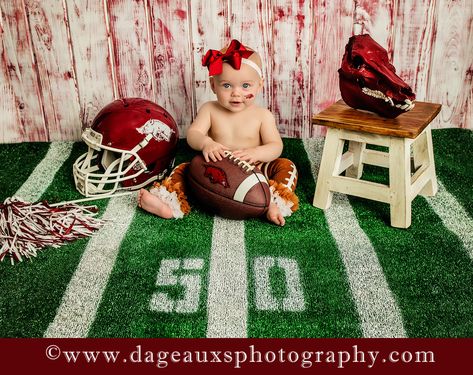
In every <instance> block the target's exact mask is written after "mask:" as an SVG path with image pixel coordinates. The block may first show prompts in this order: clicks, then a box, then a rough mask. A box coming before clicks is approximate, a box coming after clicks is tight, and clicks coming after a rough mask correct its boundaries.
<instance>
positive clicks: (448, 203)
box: [426, 180, 473, 260]
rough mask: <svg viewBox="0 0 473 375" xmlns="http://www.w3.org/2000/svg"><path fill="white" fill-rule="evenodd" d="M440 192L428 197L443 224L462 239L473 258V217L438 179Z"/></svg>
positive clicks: (472, 258)
mask: <svg viewBox="0 0 473 375" xmlns="http://www.w3.org/2000/svg"><path fill="white" fill-rule="evenodd" d="M437 183H438V192H437V194H436V195H435V196H434V197H426V199H427V202H428V203H429V204H430V206H431V207H432V208H433V210H434V211H435V213H436V214H437V215H438V216H439V217H440V219H442V222H443V224H444V225H445V226H446V227H447V228H448V229H449V230H450V231H451V232H453V233H455V235H456V236H457V237H458V238H459V239H460V241H461V242H462V243H463V246H464V248H465V250H466V251H467V253H468V256H469V257H470V259H471V260H473V219H472V218H471V217H470V216H469V215H468V212H466V210H465V209H464V208H463V206H462V205H461V203H460V202H458V200H457V199H456V198H455V197H454V196H453V195H452V194H451V193H449V192H448V191H447V189H446V188H445V186H444V185H443V184H442V183H441V182H440V181H438V180H437Z"/></svg>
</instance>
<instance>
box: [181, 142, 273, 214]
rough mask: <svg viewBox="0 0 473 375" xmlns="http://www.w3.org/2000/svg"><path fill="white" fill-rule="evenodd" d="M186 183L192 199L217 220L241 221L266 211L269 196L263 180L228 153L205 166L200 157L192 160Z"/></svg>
mask: <svg viewBox="0 0 473 375" xmlns="http://www.w3.org/2000/svg"><path fill="white" fill-rule="evenodd" d="M187 180H188V184H189V191H190V192H192V195H193V196H194V197H195V199H197V201H199V202H200V203H201V204H202V206H203V207H204V208H207V209H208V210H210V211H211V212H213V213H215V214H217V215H219V216H222V217H225V218H228V219H238V220H241V219H247V218H251V217H257V216H261V215H263V214H265V213H266V211H267V210H268V207H269V203H270V199H271V194H270V191H269V185H268V181H267V180H266V177H264V175H263V174H262V173H261V171H260V170H259V169H258V168H257V167H255V166H254V165H251V164H249V163H247V162H244V161H242V160H240V159H238V158H235V157H234V156H233V154H232V153H231V152H229V151H227V152H226V157H225V158H223V159H222V160H220V161H217V162H213V161H209V162H206V161H205V159H204V157H203V155H201V154H200V155H197V156H195V157H194V158H193V159H192V161H191V163H190V166H189V172H188V173H187Z"/></svg>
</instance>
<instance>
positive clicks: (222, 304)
mask: <svg viewBox="0 0 473 375" xmlns="http://www.w3.org/2000/svg"><path fill="white" fill-rule="evenodd" d="M209 268H210V271H209V285H208V300H207V314H208V322H207V337H221V338H245V337H247V320H248V296H247V293H248V275H247V264H246V249H245V224H244V221H240V220H227V219H224V218H221V217H218V216H216V217H215V218H214V226H213V233H212V250H211V254H210V267H209Z"/></svg>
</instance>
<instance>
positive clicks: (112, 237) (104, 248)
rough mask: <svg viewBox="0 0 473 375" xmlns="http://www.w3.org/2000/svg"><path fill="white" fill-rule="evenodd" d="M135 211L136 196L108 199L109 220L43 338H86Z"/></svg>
mask: <svg viewBox="0 0 473 375" xmlns="http://www.w3.org/2000/svg"><path fill="white" fill-rule="evenodd" d="M135 211H136V195H135V194H132V195H125V196H120V197H115V198H111V199H110V202H109V203H108V205H107V209H106V210H105V213H104V215H103V219H105V220H111V221H110V222H109V223H107V225H105V226H104V227H103V228H102V229H101V230H100V231H99V232H97V233H96V234H95V235H94V236H93V237H92V238H91V239H90V241H89V243H88V245H87V248H86V249H85V251H84V254H83V255H82V258H81V261H80V263H79V265H78V267H77V269H76V271H75V273H74V275H73V276H72V279H71V281H70V282H69V285H68V286H67V289H66V291H65V293H64V296H63V298H62V302H61V305H60V306H59V308H58V310H57V312H56V316H55V318H54V320H53V322H52V323H51V324H50V325H49V327H48V329H47V330H46V333H45V334H44V337H87V334H88V332H89V329H90V326H91V325H92V323H93V322H94V320H95V316H96V313H97V309H98V306H99V304H100V301H101V299H102V295H103V292H104V290H105V287H106V286H107V282H108V279H109V276H110V274H111V272H112V269H113V266H114V264H115V260H116V258H117V255H118V251H119V249H120V244H121V242H122V240H123V238H124V237H125V235H126V233H127V230H128V227H129V226H130V224H131V221H132V219H133V216H134V214H135Z"/></svg>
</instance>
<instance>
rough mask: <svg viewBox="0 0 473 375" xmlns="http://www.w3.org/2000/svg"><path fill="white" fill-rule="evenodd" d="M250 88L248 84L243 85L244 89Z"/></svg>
mask: <svg viewBox="0 0 473 375" xmlns="http://www.w3.org/2000/svg"><path fill="white" fill-rule="evenodd" d="M250 87H251V85H250V84H249V83H244V84H243V88H244V89H249V88H250Z"/></svg>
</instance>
